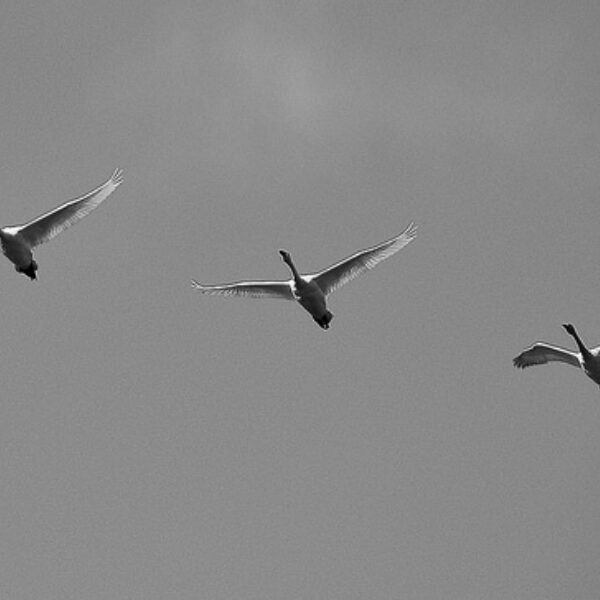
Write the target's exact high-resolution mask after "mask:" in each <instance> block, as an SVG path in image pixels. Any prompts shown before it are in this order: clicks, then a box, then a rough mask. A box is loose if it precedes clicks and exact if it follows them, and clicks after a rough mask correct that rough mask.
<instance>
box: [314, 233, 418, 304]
mask: <svg viewBox="0 0 600 600" xmlns="http://www.w3.org/2000/svg"><path fill="white" fill-rule="evenodd" d="M416 231H417V227H416V225H415V224H414V223H411V224H410V225H409V226H408V227H407V228H406V229H405V230H404V231H403V232H402V233H401V234H400V235H397V236H396V237H393V238H392V239H391V240H388V241H387V242H383V243H381V244H378V245H377V246H373V247H372V248H367V249H366V250H361V251H360V252H357V253H356V254H353V255H352V256H349V257H348V258H345V259H344V260H342V261H340V262H339V263H337V264H335V265H332V266H330V267H327V269H325V270H323V271H321V272H320V273H315V274H314V275H309V276H307V279H311V280H314V281H316V282H317V283H318V285H319V287H320V288H321V289H322V290H323V293H324V294H325V295H326V296H327V295H328V294H331V292H333V291H335V290H337V289H338V288H340V287H342V286H343V285H344V284H346V283H348V282H349V281H352V280H353V279H354V278H355V277H357V276H358V275H360V274H361V273H364V272H365V271H368V270H369V269H373V268H374V267H375V266H377V265H378V264H379V263H380V262H381V261H382V260H385V259H386V258H388V257H389V256H392V254H395V253H396V252H398V250H400V249H401V248H404V246H406V244H408V243H409V242H410V241H412V240H413V239H414V238H415V236H416V235H417V234H416Z"/></svg>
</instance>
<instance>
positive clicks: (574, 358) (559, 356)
mask: <svg viewBox="0 0 600 600" xmlns="http://www.w3.org/2000/svg"><path fill="white" fill-rule="evenodd" d="M551 361H559V362H564V363H567V364H569V365H573V366H574V367H581V361H580V359H579V354H578V353H577V352H573V351H571V350H567V349H566V348H561V347H560V346H552V345H550V344H546V343H545V342H537V343H536V344H534V345H533V346H531V348H528V349H527V350H524V351H523V352H521V354H519V356H517V357H516V358H514V359H513V364H514V365H515V367H518V368H519V369H525V368H526V367H531V366H533V365H544V364H546V363H548V362H551Z"/></svg>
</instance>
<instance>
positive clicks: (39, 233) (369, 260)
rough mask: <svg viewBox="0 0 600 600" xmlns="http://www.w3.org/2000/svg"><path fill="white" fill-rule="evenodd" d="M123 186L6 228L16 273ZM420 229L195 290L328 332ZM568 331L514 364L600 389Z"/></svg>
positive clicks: (599, 367)
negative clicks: (287, 274)
mask: <svg viewBox="0 0 600 600" xmlns="http://www.w3.org/2000/svg"><path fill="white" fill-rule="evenodd" d="M122 182H123V171H122V170H121V169H115V171H114V173H113V174H112V176H111V178H110V179H109V180H108V181H106V182H105V183H103V184H102V185H101V186H99V187H97V188H96V189H94V190H92V191H91V192H88V193H87V194H84V195H83V196H81V197H79V198H76V199H74V200H70V201H69V202H65V203H64V204H62V205H61V206H59V207H58V208H55V209H54V210H51V211H49V212H47V213H45V214H43V215H41V216H39V217H37V218H36V219H34V220H33V221H30V222H29V223H25V224H24V225H13V226H9V227H3V228H1V229H0V243H1V244H2V251H3V252H4V255H5V256H6V257H7V258H8V259H9V260H10V261H11V262H12V263H13V264H14V265H15V269H16V271H17V272H19V273H23V274H24V275H27V277H29V278H30V279H31V280H32V281H33V280H35V279H37V270H38V265H37V262H36V261H35V259H34V257H33V249H34V248H36V247H37V246H39V245H40V244H43V243H45V242H48V241H50V240H51V239H53V238H54V237H55V236H57V235H58V234H59V233H61V232H62V231H64V230H65V229H67V228H69V227H71V225H74V224H75V223H77V222H79V221H80V220H81V219H83V218H84V217H86V216H87V215H89V214H90V213H91V212H92V211H93V210H94V209H95V208H97V207H98V206H99V205H100V204H101V203H102V202H103V201H104V200H106V199H107V198H108V197H109V196H110V195H111V194H112V193H113V192H114V191H115V190H116V189H117V188H118V187H119V185H121V183H122ZM416 230H417V227H416V225H415V224H414V223H411V224H410V225H409V226H408V227H407V228H406V229H405V230H404V231H403V232H402V233H400V234H399V235H397V236H395V237H393V238H391V239H389V240H387V241H385V242H382V243H381V244H377V245H376V246H373V247H372V248H367V249H366V250H360V251H359V252H356V253H355V254H352V255H351V256H348V257H347V258H345V259H343V260H341V261H339V262H337V263H335V264H333V265H331V266H329V267H327V268H326V269H323V270H322V271H319V272H318V273H309V274H304V275H301V274H300V272H299V271H298V269H297V268H296V265H295V264H294V263H293V261H292V257H291V256H290V253H289V252H287V251H285V250H280V251H279V254H280V255H281V258H282V260H283V262H284V263H285V264H286V265H287V266H288V267H289V269H290V271H291V274H292V277H291V279H288V280H287V281H237V282H234V283H227V284H221V285H203V284H201V283H199V282H198V281H195V280H192V286H193V287H194V288H195V289H197V290H198V291H199V292H201V293H203V294H212V295H215V294H216V295H222V296H239V297H243V298H279V299H283V300H295V301H297V302H298V303H299V304H300V306H302V308H304V309H305V310H306V311H308V312H309V313H310V315H311V316H312V318H313V319H314V320H315V321H316V323H317V324H318V325H319V326H320V327H322V328H323V329H329V324H330V323H331V320H332V319H333V314H332V313H331V312H330V311H329V310H328V308H327V297H328V296H329V294H331V293H332V292H334V291H335V290H337V289H338V288H340V287H342V286H343V285H344V284H346V283H348V282H349V281H352V279H354V278H355V277H357V276H358V275H360V274H361V273H364V272H366V271H368V270H370V269H373V268H374V267H376V266H377V265H378V264H379V263H380V262H382V261H383V260H385V259H386V258H389V257H390V256H392V255H393V254H395V253H396V252H398V251H399V250H400V249H402V248H404V246H406V245H407V244H409V243H410V242H411V241H412V240H413V239H414V238H415V236H416ZM563 327H564V328H565V330H566V331H567V333H568V334H569V335H570V336H572V337H573V339H574V340H575V344H576V345H577V348H578V349H579V351H578V352H574V351H572V350H567V349H566V348H561V347H560V346H553V345H551V344H547V343H545V342H537V343H535V344H534V345H533V346H531V348H528V349H527V350H524V351H523V352H521V354H519V356H517V357H516V358H514V359H513V364H514V365H515V367H518V368H520V369H525V368H526V367H531V366H533V365H543V364H546V363H548V362H553V361H556V362H563V363H566V364H568V365H572V366H574V367H578V368H581V369H583V371H584V372H585V374H586V375H587V376H588V377H590V379H592V380H593V381H594V382H595V383H597V384H598V385H600V346H599V347H597V348H587V347H586V346H585V344H584V343H583V342H582V340H581V338H580V337H579V334H578V333H577V331H576V330H575V327H573V325H571V324H567V325H563Z"/></svg>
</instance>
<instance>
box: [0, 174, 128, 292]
mask: <svg viewBox="0 0 600 600" xmlns="http://www.w3.org/2000/svg"><path fill="white" fill-rule="evenodd" d="M122 181H123V171H122V170H121V169H115V172H114V173H113V174H112V177H111V178H110V179H109V180H108V181H107V182H106V183H103V184H102V185H101V186H100V187H98V188H96V189H95V190H92V191H91V192H88V193H87V194H85V195H84V196H81V197H80V198H76V199H75V200H71V201H69V202H66V203H65V204H63V205H62V206H59V207H58V208H55V209H54V210H51V211H50V212H47V213H45V214H43V215H41V216H40V217H38V218H37V219H34V220H33V221H30V222H29V223H26V224H25V225H15V226H12V227H3V228H2V229H0V243H1V244H2V251H3V252H4V255H5V256H6V257H7V258H8V259H9V260H10V261H11V262H13V263H14V265H15V269H16V270H17V271H18V272H19V273H24V274H25V275H27V277H29V278H30V279H31V280H32V281H33V280H34V279H37V276H36V271H37V268H38V266H37V263H36V262H35V260H34V259H33V252H32V250H33V249H34V248H35V247H36V246H38V245H40V244H43V243H44V242H48V241H49V240H51V239H52V238H53V237H55V236H56V235H58V234H59V233H60V232H61V231H64V230H65V229H67V228H68V227H71V225H74V224H75V223H77V222H78V221H80V220H81V219H83V217H85V216H86V215H88V214H90V213H91V212H92V211H93V210H94V209H95V208H96V207H97V206H98V205H99V204H100V203H101V202H102V201H104V200H106V198H108V197H109V196H110V195H111V194H112V193H113V192H114V191H115V190H116V189H117V187H119V185H120V184H121V182H122Z"/></svg>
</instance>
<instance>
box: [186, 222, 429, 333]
mask: <svg viewBox="0 0 600 600" xmlns="http://www.w3.org/2000/svg"><path fill="white" fill-rule="evenodd" d="M416 230H417V227H416V225H415V224H414V223H411V224H410V225H409V226H408V227H407V228H406V229H405V230H404V231H403V232H402V233H401V234H399V235H397V236H395V237H393V238H392V239H390V240H388V241H387V242H383V243H381V244H378V245H377V246H373V247H372V248H367V249H366V250H361V251H359V252H356V253H355V254H353V255H352V256H349V257H348V258H345V259H344V260H342V261H340V262H338V263H336V264H334V265H331V266H330V267H327V268H326V269H324V270H323V271H319V272H318V273H312V274H309V275H300V273H299V272H298V270H297V269H296V266H295V265H294V263H293V262H292V258H291V256H290V253H289V252H286V251H285V250H280V251H279V254H281V258H282V259H283V262H284V263H285V264H286V265H287V266H288V267H289V269H290V271H291V272H292V279H289V280H288V281H239V282H236V283H228V284H225V285H203V284H201V283H198V282H197V281H195V280H192V286H193V287H194V288H195V289H197V290H198V291H200V292H202V293H203V294H220V295H222V296H241V297H246V298H280V299H283V300H297V301H298V302H299V303H300V305H301V306H302V307H303V308H304V309H306V310H307V311H308V312H309V313H310V314H311V315H312V318H313V319H314V320H315V321H316V322H317V323H318V324H319V325H320V326H321V327H322V328H323V329H329V323H330V321H331V319H332V318H333V315H332V314H331V312H329V310H327V304H326V298H327V296H329V294H331V292H333V291H335V290H337V289H338V288H340V287H342V286H343V285H344V284H346V283H348V282H349V281H351V280H352V279H354V278H355V277H356V276H358V275H360V274H361V273H364V272H365V271H367V270H369V269H373V268H374V267H375V266H376V265H378V264H379V263H380V262H381V261H382V260H385V259H386V258H388V257H389V256H392V254H395V253H396V252H398V250H400V249H401V248H404V246H406V244H408V243H409V242H410V241H412V240H413V239H414V238H415V236H416Z"/></svg>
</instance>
